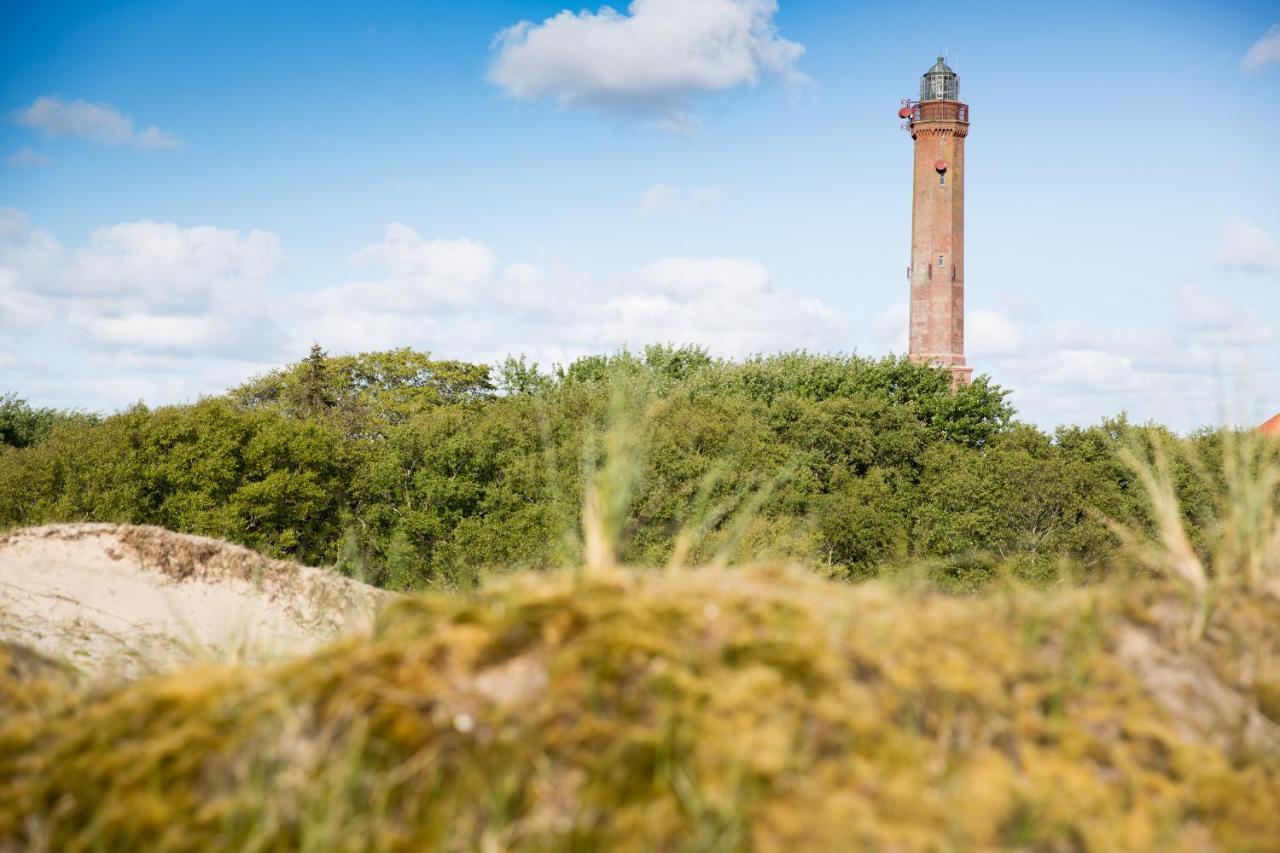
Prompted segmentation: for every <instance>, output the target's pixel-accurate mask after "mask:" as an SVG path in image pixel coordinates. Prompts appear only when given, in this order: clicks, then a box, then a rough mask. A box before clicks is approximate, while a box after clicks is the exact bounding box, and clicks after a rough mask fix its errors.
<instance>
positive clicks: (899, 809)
mask: <svg viewBox="0 0 1280 853" xmlns="http://www.w3.org/2000/svg"><path fill="white" fill-rule="evenodd" d="M1195 609H1196V608H1195V606H1194V602H1192V601H1190V600H1189V599H1188V597H1187V595H1186V594H1185V587H1184V586H1182V585H1176V582H1175V581H1172V580H1163V581H1162V580H1141V581H1134V582H1120V581H1113V582H1109V583H1107V584H1104V585H1100V586H1096V587H1093V588H1087V589H1060V590H1056V591H1055V590H1028V589H1021V588H1007V589H1003V590H992V591H989V592H987V593H985V594H983V595H981V596H976V597H966V598H955V597H946V596H942V595H938V594H936V593H931V592H926V591H920V590H911V589H904V588H891V587H889V586H887V585H884V584H881V583H869V584H863V585H859V586H848V585H836V584H832V583H830V582H827V581H823V580H820V579H817V578H815V577H814V576H813V575H812V573H808V572H802V571H792V570H790V569H786V568H783V567H778V566H758V567H753V568H742V569H703V570H688V569H677V570H668V571H663V572H657V571H654V572H632V571H626V570H622V569H615V568H597V569H591V570H584V571H581V572H568V571H566V572H560V573H552V574H539V575H535V574H529V575H523V576H517V577H514V578H511V579H508V580H505V581H503V582H501V583H499V584H496V585H494V586H492V587H490V588H487V589H485V590H483V591H480V592H478V593H475V594H474V595H471V596H466V597H461V596H449V595H442V594H434V595H426V596H420V597H411V598H406V599H404V600H401V601H399V602H397V603H395V604H393V605H392V606H391V607H390V608H389V609H388V610H387V611H385V613H384V614H383V615H382V617H381V619H380V622H379V623H378V625H377V626H376V628H375V629H374V630H373V631H372V632H371V634H369V635H367V636H353V637H350V638H347V639H345V640H342V641H340V642H338V643H337V644H335V645H333V646H332V647H330V648H328V649H326V650H324V651H322V652H320V653H317V654H315V655H312V656H310V657H306V658H303V659H298V660H293V661H289V662H284V663H278V664H275V665H269V666H262V667H247V666H231V665H228V666H218V667H209V668H203V669H196V670H190V671H185V672H180V673H177V674H174V675H172V676H168V677H159V678H154V679H151V680H148V681H143V682H140V683H137V684H133V685H128V686H123V687H118V688H115V689H111V690H106V691H102V690H101V689H99V691H98V692H97V693H90V694H88V695H86V694H83V693H79V692H77V688H75V687H74V686H72V685H71V684H70V683H69V682H65V681H64V682H61V683H63V684H66V685H67V686H66V687H65V688H63V693H62V699H61V701H59V699H58V691H57V688H55V687H51V685H53V684H56V683H59V682H58V681H57V679H56V678H50V677H48V675H47V673H46V675H45V676H43V677H42V678H41V679H40V680H38V681H37V682H36V683H37V684H38V685H39V686H38V688H37V689H36V691H35V693H36V695H34V696H28V697H26V698H17V699H15V698H13V697H15V696H18V697H20V696H21V693H22V691H20V690H18V689H16V688H15V687H14V685H12V684H9V683H8V682H9V681H12V680H14V679H15V672H16V669H15V667H14V666H13V665H6V666H4V667H2V668H0V672H3V673H4V678H5V680H6V683H5V684H4V685H0V688H2V689H0V695H4V696H6V697H9V698H6V700H5V702H6V707H5V712H4V713H5V717H4V719H5V722H4V723H3V724H0V839H3V840H2V841H0V849H3V848H6V847H8V848H12V849H27V848H34V849H40V848H44V849H57V850H80V849H83V850H97V849H103V850H120V849H143V848H145V849H154V850H184V849H215V848H216V849H283V848H289V849H294V848H305V849H313V850H329V849H403V850H421V849H504V848H524V849H566V848H578V849H606V848H638V849H690V850H711V849H737V848H743V847H753V848H756V849H777V848H782V847H785V846H794V847H797V848H799V847H804V848H806V849H849V848H853V847H871V848H874V849H964V848H974V847H989V846H1012V847H1030V848H1035V849H1051V850H1059V849H1063V850H1068V849H1096V850H1117V849H1129V850H1134V849H1161V850H1177V849H1195V850H1204V849H1230V850H1248V849H1268V848H1269V849H1275V844H1276V843H1277V839H1280V810H1278V809H1277V808H1276V804H1277V803H1280V735H1278V732H1280V729H1278V728H1277V726H1276V724H1275V722H1274V721H1275V720H1277V719H1280V597H1277V596H1276V595H1275V594H1274V590H1272V591H1271V592H1268V591H1267V589H1266V587H1265V586H1254V587H1249V588H1247V589H1246V588H1245V587H1244V586H1242V585H1224V586H1222V587H1221V588H1219V589H1218V590H1217V593H1216V598H1215V606H1214V607H1213V608H1212V609H1211V610H1209V611H1208V616H1207V621H1206V623H1205V624H1204V626H1203V628H1202V630H1201V632H1200V636H1199V637H1193V636H1192V635H1191V634H1190V633H1189V632H1188V629H1187V628H1188V623H1189V619H1190V617H1191V614H1192V613H1193V612H1194V611H1195ZM18 677H20V676H18Z"/></svg>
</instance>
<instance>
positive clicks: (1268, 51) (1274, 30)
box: [1240, 24, 1280, 73]
mask: <svg viewBox="0 0 1280 853" xmlns="http://www.w3.org/2000/svg"><path fill="white" fill-rule="evenodd" d="M1276 62H1280V24H1272V25H1271V28H1270V29H1268V30H1267V31H1266V32H1265V33H1263V34H1262V38H1260V39H1258V40H1257V41H1256V42H1254V43H1253V46H1252V47H1250V48H1249V51H1248V53H1246V54H1245V55H1244V58H1243V59H1241V60H1240V68H1241V69H1242V70H1243V71H1245V72H1249V73H1252V72H1254V71H1260V70H1262V68H1264V67H1265V66H1267V65H1271V64H1273V63H1276Z"/></svg>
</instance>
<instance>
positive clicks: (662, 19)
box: [489, 0, 805, 133]
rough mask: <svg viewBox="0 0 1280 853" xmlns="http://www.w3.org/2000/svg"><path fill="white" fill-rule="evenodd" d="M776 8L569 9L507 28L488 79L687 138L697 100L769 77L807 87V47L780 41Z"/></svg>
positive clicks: (696, 1)
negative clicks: (692, 102)
mask: <svg viewBox="0 0 1280 853" xmlns="http://www.w3.org/2000/svg"><path fill="white" fill-rule="evenodd" d="M777 11H778V4H777V2H776V0H633V2H632V3H631V4H630V6H629V7H628V9H627V14H622V13H619V12H617V11H615V10H614V9H612V8H610V7H608V6H604V7H602V8H601V9H600V11H598V12H589V11H582V12H579V13H577V14H574V13H573V12H571V11H569V10H565V11H562V12H560V13H559V14H557V15H555V16H553V17H551V18H548V19H546V20H545V21H543V22H542V23H541V24H533V23H531V22H529V21H521V22H520V23H518V24H516V25H514V26H512V27H509V28H507V29H506V30H503V31H502V32H501V33H499V34H498V37H497V39H496V40H495V45H496V49H497V53H496V56H495V57H494V60H493V63H492V65H491V66H490V68H489V79H490V80H491V81H492V82H493V83H495V84H497V85H498V86H500V87H502V89H504V90H505V91H506V93H507V94H508V95H510V96H511V97H514V98H521V99H537V98H544V97H552V98H555V99H556V100H557V101H558V102H560V103H561V104H564V105H578V104H585V105H590V106H595V107H599V108H603V109H608V110H614V111H619V112H623V113H626V114H630V115H639V116H648V117H650V118H652V119H653V120H654V123H655V125H656V126H658V127H660V128H662V129H665V130H670V131H674V132H681V133H687V132H690V131H691V130H693V129H695V128H696V127H697V119H696V118H694V117H693V116H692V115H691V114H690V113H689V112H688V111H687V109H686V108H685V104H686V103H687V101H688V100H689V98H690V97H691V96H693V95H697V94H701V93H706V92H719V91H724V90H726V89H732V88H736V87H738V86H752V85H755V84H757V83H758V82H759V81H760V79H761V78H762V77H763V76H765V75H775V76H779V77H782V78H783V79H786V80H790V81H801V80H804V79H805V78H804V76H803V75H802V74H800V73H799V72H798V71H796V70H795V63H796V61H797V60H798V59H799V58H800V56H801V54H803V53H804V47H803V46H802V45H800V44H797V43H796V42H793V41H789V40H787V39H784V38H782V37H780V36H779V35H778V33H777V30H776V28H775V26H774V23H773V19H774V15H775V14H776V13H777Z"/></svg>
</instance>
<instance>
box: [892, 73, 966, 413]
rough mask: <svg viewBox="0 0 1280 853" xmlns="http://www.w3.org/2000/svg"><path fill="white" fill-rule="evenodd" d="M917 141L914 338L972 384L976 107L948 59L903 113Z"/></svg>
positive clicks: (956, 378)
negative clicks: (968, 140) (969, 188)
mask: <svg viewBox="0 0 1280 853" xmlns="http://www.w3.org/2000/svg"><path fill="white" fill-rule="evenodd" d="M898 116H899V118H901V119H903V127H904V128H905V129H906V130H907V131H908V132H909V133H910V134H911V139H912V141H913V142H914V144H915V166H914V170H913V173H912V174H913V177H912V194H911V265H910V266H909V267H908V268H907V278H908V279H910V282H911V320H910V327H911V338H910V346H909V349H908V356H909V357H910V359H911V360H912V361H914V362H916V363H920V364H934V365H938V366H941V367H948V368H950V369H951V382H952V387H953V388H954V387H958V386H960V385H962V384H967V383H968V382H969V381H970V379H971V377H972V375H973V368H972V367H968V366H966V365H965V361H964V139H965V137H966V136H968V135H969V105H968V104H965V103H962V102H961V101H960V78H959V76H957V75H956V73H955V72H954V71H952V70H951V69H950V68H949V67H948V66H947V63H946V61H945V60H944V58H943V57H941V56H939V57H938V61H937V63H936V64H935V65H934V66H933V67H932V68H930V69H929V70H928V71H926V72H925V73H924V76H923V77H922V78H921V79H920V97H919V99H918V100H911V99H908V100H905V101H903V106H902V109H901V110H900V111H899V112H898Z"/></svg>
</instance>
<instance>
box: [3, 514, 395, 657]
mask: <svg viewBox="0 0 1280 853" xmlns="http://www.w3.org/2000/svg"><path fill="white" fill-rule="evenodd" d="M387 597H388V595H387V593H385V592H383V591H381V590H377V589H374V588H373V587H369V586H366V585H364V584H361V583H358V582H356V581H353V580H350V579H347V578H344V577H341V576H340V575H338V574H336V573H334V572H332V571H329V570H325V569H316V568H310V567H307V566H301V565H298V564H296V563H290V562H286V561H282V560H271V559H268V558H266V557H263V556H262V555H261V554H258V553H256V552H254V551H250V550H248V549H247V548H241V547H239V546H237V545H231V544H229V543H226V542H222V541H219V540H216V539H208V538H205V537H201V536H188V535H184V534H178V533H173V532H171V531H168V530H164V529H162V528H158V527H138V526H133V525H116V524H58V525H48V526H44V527H33V528H28V529H25V530H18V531H14V532H11V533H9V534H7V535H4V536H3V537H0V640H4V641H7V642H11V643H18V644H21V645H25V646H28V647H30V648H32V649H35V650H37V651H39V652H41V653H43V654H46V655H49V656H51V657H55V658H58V659H61V660H63V661H66V662H68V663H70V664H72V665H74V666H75V667H77V668H78V669H80V670H81V671H82V672H84V673H85V674H87V675H90V676H103V675H107V676H110V675H117V676H122V677H133V676H136V675H139V674H143V673H146V672H148V671H152V670H155V669H164V668H167V667H169V666H172V665H176V664H182V663H189V662H190V661H191V660H192V659H199V658H202V657H212V658H222V657H227V656H240V657H245V658H249V659H260V658H263V657H270V656H274V655H278V654H288V653H294V652H298V651H303V650H306V649H308V648H312V647H314V646H316V645H318V644H320V643H322V642H324V641H325V640H327V639H328V638H330V637H332V636H334V635H335V634H337V633H339V632H341V631H343V630H345V629H349V628H354V627H358V626H361V625H366V624H368V621H369V619H370V617H371V616H372V614H373V612H374V611H375V610H376V608H377V607H378V605H379V604H380V602H382V601H384V600H385V599H386V598H387Z"/></svg>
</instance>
